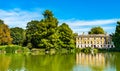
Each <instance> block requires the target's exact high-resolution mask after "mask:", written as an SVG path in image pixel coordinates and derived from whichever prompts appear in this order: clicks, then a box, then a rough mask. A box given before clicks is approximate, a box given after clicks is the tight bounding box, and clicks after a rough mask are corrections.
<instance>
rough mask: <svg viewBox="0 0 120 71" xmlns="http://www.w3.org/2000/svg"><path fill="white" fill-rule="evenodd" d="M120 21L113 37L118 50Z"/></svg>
mask: <svg viewBox="0 0 120 71" xmlns="http://www.w3.org/2000/svg"><path fill="white" fill-rule="evenodd" d="M119 39H120V21H118V22H117V26H116V30H115V33H114V34H113V36H112V40H113V42H114V45H115V47H116V48H120V40H119Z"/></svg>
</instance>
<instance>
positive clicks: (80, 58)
mask: <svg viewBox="0 0 120 71" xmlns="http://www.w3.org/2000/svg"><path fill="white" fill-rule="evenodd" d="M76 63H77V64H78V65H84V66H102V67H104V66H105V65H106V62H105V56H104V54H101V53H99V54H96V55H92V54H84V53H78V54H76Z"/></svg>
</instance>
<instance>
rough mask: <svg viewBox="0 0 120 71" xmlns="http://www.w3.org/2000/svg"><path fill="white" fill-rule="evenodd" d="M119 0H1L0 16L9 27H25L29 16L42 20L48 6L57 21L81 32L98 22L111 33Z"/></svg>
mask: <svg viewBox="0 0 120 71" xmlns="http://www.w3.org/2000/svg"><path fill="white" fill-rule="evenodd" d="M119 5H120V0H0V19H2V20H4V22H5V24H7V25H8V26H9V27H10V28H12V27H21V28H24V29H25V27H26V25H27V22H30V21H31V20H41V19H42V18H43V16H42V13H43V12H44V11H45V10H46V9H47V10H51V11H52V12H53V14H54V17H56V18H57V19H58V20H59V25H61V24H62V23H64V22H65V23H67V24H68V25H69V26H70V28H71V29H72V30H73V31H74V33H79V34H82V33H83V32H84V33H85V34H87V32H88V31H89V30H90V29H91V28H92V27H96V26H101V27H102V28H103V29H104V30H105V32H107V33H108V34H111V33H114V32H115V28H116V25H117V24H116V22H117V21H119V20H120V6H119Z"/></svg>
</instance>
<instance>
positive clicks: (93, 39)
mask: <svg viewBox="0 0 120 71" xmlns="http://www.w3.org/2000/svg"><path fill="white" fill-rule="evenodd" d="M76 47H77V48H85V47H93V48H114V44H113V42H112V37H111V36H109V35H106V34H92V35H79V36H77V37H76Z"/></svg>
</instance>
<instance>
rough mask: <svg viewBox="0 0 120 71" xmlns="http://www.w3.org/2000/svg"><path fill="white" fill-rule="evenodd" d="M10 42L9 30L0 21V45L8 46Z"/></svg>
mask: <svg viewBox="0 0 120 71" xmlns="http://www.w3.org/2000/svg"><path fill="white" fill-rule="evenodd" d="M11 41H12V38H11V36H10V29H9V28H8V26H7V25H6V24H4V22H3V21H2V20H0V45H7V44H10V43H11Z"/></svg>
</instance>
